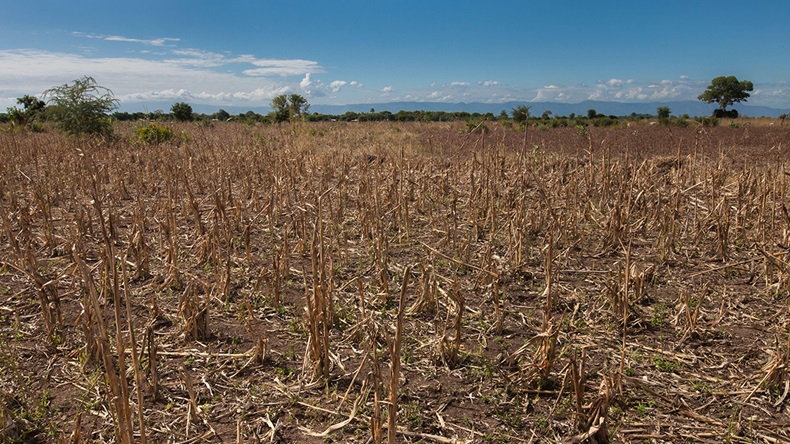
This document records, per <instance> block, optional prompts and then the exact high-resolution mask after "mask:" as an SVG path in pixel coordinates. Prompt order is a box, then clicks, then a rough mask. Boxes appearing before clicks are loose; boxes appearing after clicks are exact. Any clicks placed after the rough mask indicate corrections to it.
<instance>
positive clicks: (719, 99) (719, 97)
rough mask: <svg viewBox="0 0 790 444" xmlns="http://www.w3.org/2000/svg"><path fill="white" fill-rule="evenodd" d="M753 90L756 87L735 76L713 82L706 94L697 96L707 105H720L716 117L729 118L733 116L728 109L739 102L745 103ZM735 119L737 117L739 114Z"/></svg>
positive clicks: (717, 78)
mask: <svg viewBox="0 0 790 444" xmlns="http://www.w3.org/2000/svg"><path fill="white" fill-rule="evenodd" d="M753 90H754V85H753V84H752V82H750V81H748V80H741V81H738V78H737V77H735V76H729V77H725V76H720V77H716V78H715V79H713V80H711V82H710V85H708V87H707V88H706V89H705V92H703V93H702V94H700V95H699V96H697V99H699V100H702V101H703V102H705V103H713V102H716V103H718V104H719V109H718V110H717V111H716V112H714V115H716V117H727V116H729V115H731V113H728V112H727V107H728V106H730V105H733V104H735V103H738V102H745V101H746V99H748V98H749V91H753ZM734 117H737V112H736V113H735V116H734Z"/></svg>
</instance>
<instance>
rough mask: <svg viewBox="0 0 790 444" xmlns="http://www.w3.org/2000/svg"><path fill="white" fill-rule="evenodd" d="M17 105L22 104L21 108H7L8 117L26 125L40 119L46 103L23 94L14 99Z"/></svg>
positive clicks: (18, 123)
mask: <svg viewBox="0 0 790 444" xmlns="http://www.w3.org/2000/svg"><path fill="white" fill-rule="evenodd" d="M16 103H17V105H22V109H19V108H8V118H9V120H11V121H12V122H14V123H15V124H17V125H19V126H28V125H30V124H32V123H33V122H35V121H37V120H39V119H41V118H42V117H43V114H44V109H45V108H46V107H47V104H46V103H45V102H44V101H43V100H41V99H39V98H37V97H33V96H29V95H25V96H22V97H20V98H18V99H16Z"/></svg>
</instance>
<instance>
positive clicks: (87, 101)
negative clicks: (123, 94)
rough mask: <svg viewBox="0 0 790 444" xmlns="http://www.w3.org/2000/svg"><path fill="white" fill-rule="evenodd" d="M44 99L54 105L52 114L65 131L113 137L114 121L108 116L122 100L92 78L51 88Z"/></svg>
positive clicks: (51, 107)
mask: <svg viewBox="0 0 790 444" xmlns="http://www.w3.org/2000/svg"><path fill="white" fill-rule="evenodd" d="M44 97H45V98H46V100H47V102H48V103H49V104H50V107H49V114H50V115H51V117H52V119H53V120H54V121H56V122H57V123H58V125H59V126H60V128H61V129H62V130H63V131H65V132H67V133H69V134H71V135H74V136H77V135H82V134H87V135H100V136H104V137H110V136H112V120H111V118H110V116H108V115H107V114H108V113H109V112H110V111H112V110H114V109H115V108H116V107H117V104H118V100H117V99H115V97H114V96H113V94H112V91H110V90H109V89H107V88H104V87H102V86H99V85H97V84H96V81H95V80H93V78H92V77H87V76H86V77H83V78H81V79H79V80H75V81H74V83H73V84H71V85H69V84H64V85H61V86H57V87H54V88H51V89H48V90H47V91H44Z"/></svg>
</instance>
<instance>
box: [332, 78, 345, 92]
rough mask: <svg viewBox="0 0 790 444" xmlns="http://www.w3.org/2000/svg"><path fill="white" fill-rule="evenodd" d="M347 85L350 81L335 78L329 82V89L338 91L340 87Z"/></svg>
mask: <svg viewBox="0 0 790 444" xmlns="http://www.w3.org/2000/svg"><path fill="white" fill-rule="evenodd" d="M346 85H348V82H346V81H345V80H335V81H333V82H332V83H330V84H329V90H330V91H332V92H333V93H337V92H338V91H340V88H342V87H344V86H346Z"/></svg>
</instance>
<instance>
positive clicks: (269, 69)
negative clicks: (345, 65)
mask: <svg viewBox="0 0 790 444" xmlns="http://www.w3.org/2000/svg"><path fill="white" fill-rule="evenodd" d="M250 63H251V64H252V65H254V66H258V68H253V69H247V70H244V71H243V72H244V74H246V75H248V76H270V75H281V76H294V75H302V74H316V73H322V72H324V69H323V68H322V67H321V66H320V65H319V64H318V62H314V61H312V60H300V59H294V60H275V59H260V60H253V61H251V62H250Z"/></svg>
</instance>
